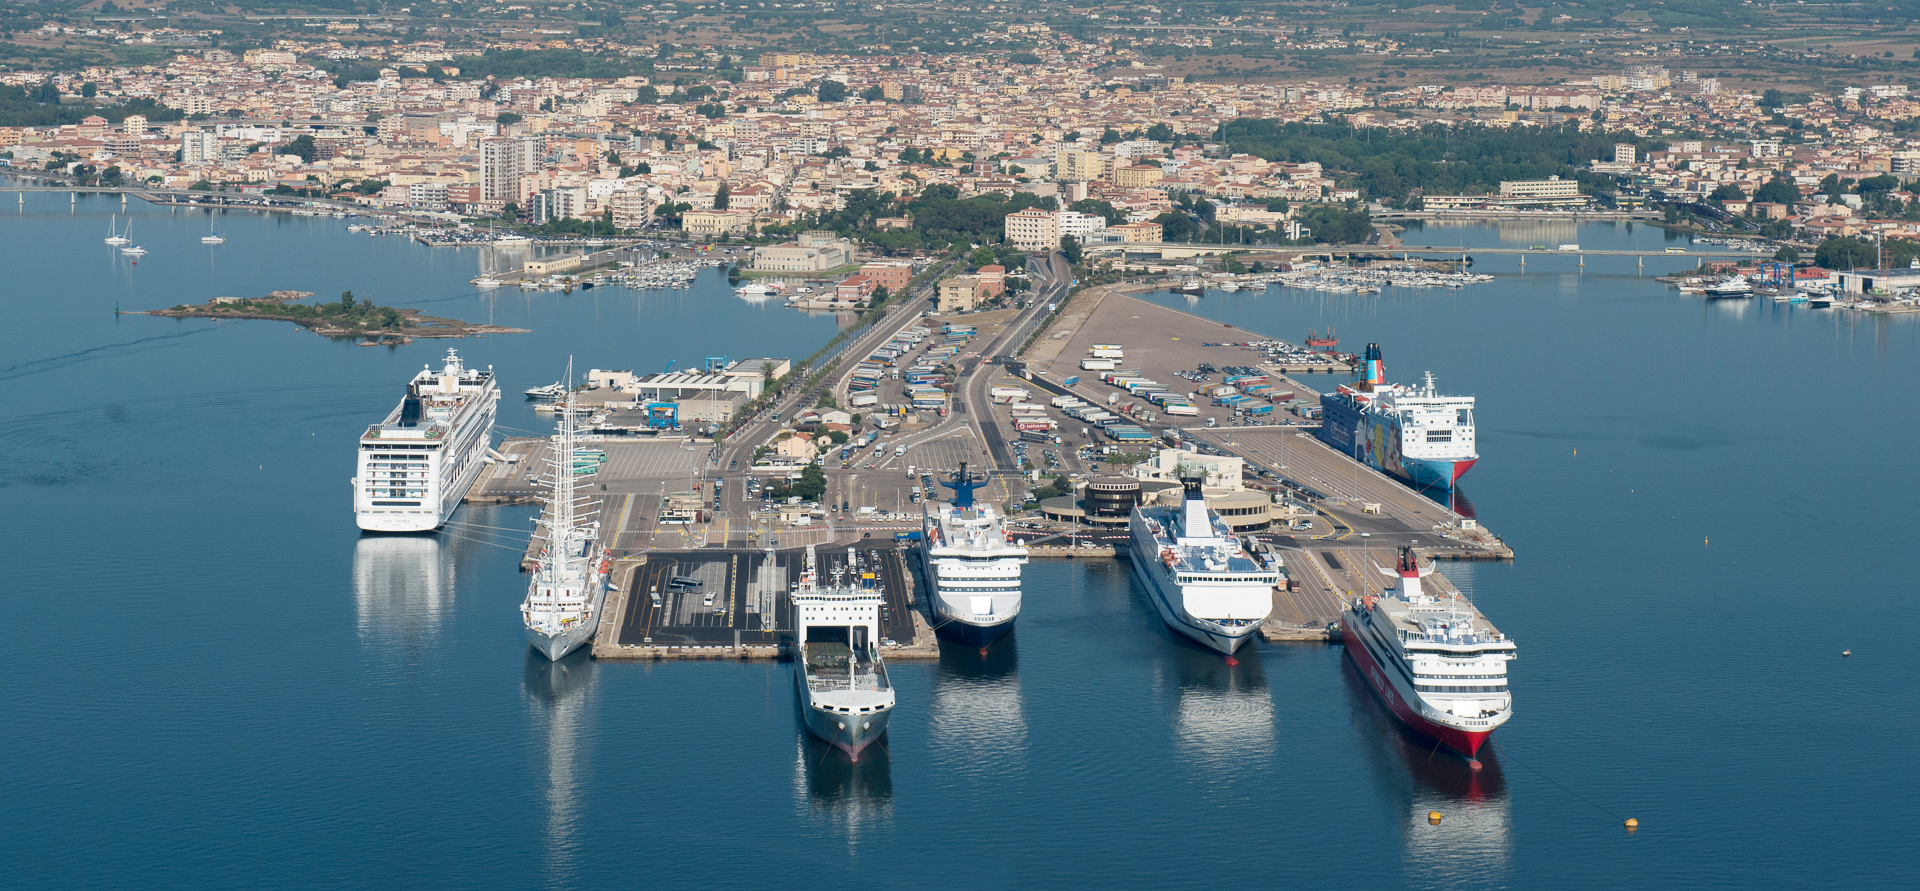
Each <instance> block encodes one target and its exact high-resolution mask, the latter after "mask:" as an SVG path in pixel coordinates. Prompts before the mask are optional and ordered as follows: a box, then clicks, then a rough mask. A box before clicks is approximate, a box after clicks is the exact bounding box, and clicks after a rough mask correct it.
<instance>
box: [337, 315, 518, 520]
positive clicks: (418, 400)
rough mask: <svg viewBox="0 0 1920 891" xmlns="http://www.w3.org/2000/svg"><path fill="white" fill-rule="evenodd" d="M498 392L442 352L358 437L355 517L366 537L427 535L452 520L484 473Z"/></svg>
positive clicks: (483, 376)
mask: <svg viewBox="0 0 1920 891" xmlns="http://www.w3.org/2000/svg"><path fill="white" fill-rule="evenodd" d="M499 404H500V388H499V386H498V385H497V384H495V383H494V380H493V369H492V368H488V369H487V370H486V371H479V370H476V369H472V368H468V367H466V366H465V365H462V364H461V362H460V354H459V353H458V352H456V351H454V350H448V351H447V359H446V364H445V365H444V366H442V367H441V369H440V370H439V371H437V372H436V371H434V370H433V369H431V368H424V369H421V371H420V373H418V374H415V375H414V376H413V380H411V381H408V382H407V393H406V395H405V396H404V397H402V398H401V400H400V404H399V405H398V406H396V407H395V408H394V409H393V411H392V412H390V413H388V415H387V417H386V420H383V421H381V422H380V423H378V424H374V425H373V426H371V427H368V428H367V431H366V432H365V433H363V434H361V435H360V457H359V459H358V466H357V467H356V468H355V470H356V475H355V476H354V478H353V512H354V519H355V520H356V521H357V522H358V523H359V524H360V528H361V529H364V530H367V531H369V532H428V531H431V530H434V529H438V528H440V525H441V524H443V523H445V522H446V521H447V518H448V517H449V516H452V515H453V510H454V508H456V507H459V506H460V499H462V498H465V497H466V495H467V490H468V489H469V488H472V486H473V481H474V480H475V479H478V478H479V476H480V469H481V468H482V467H484V466H485V465H486V459H487V451H488V450H489V449H490V448H492V445H493V418H494V413H495V411H496V410H497V409H498V407H499Z"/></svg>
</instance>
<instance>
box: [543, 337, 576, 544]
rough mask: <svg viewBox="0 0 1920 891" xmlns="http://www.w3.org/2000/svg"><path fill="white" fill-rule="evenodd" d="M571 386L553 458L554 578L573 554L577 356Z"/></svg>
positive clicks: (550, 532)
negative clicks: (574, 393)
mask: <svg viewBox="0 0 1920 891" xmlns="http://www.w3.org/2000/svg"><path fill="white" fill-rule="evenodd" d="M567 383H568V385H569V386H568V389H567V391H566V393H565V394H564V395H563V396H562V398H561V402H560V433H559V435H558V436H556V437H555V440H556V442H555V445H557V446H558V447H559V452H558V454H557V455H556V456H555V457H554V459H553V518H552V519H551V520H550V521H548V524H547V547H548V549H549V550H551V551H552V552H553V555H554V559H549V560H548V561H547V566H548V568H549V570H550V572H551V575H549V576H548V578H549V579H551V580H552V581H554V582H559V581H560V580H561V579H562V578H563V575H562V572H563V570H562V566H563V565H564V564H565V563H567V562H570V561H571V560H572V558H573V556H574V555H573V538H574V531H573V523H574V517H573V507H574V505H573V498H574V495H573V482H574V481H573V452H574V441H573V440H574V434H573V389H572V387H571V385H572V383H573V360H572V359H568V360H567Z"/></svg>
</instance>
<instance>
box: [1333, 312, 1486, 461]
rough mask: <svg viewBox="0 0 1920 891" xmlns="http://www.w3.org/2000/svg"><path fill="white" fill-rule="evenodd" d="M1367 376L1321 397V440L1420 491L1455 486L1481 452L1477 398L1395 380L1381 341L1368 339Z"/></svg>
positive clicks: (1429, 379) (1430, 381) (1430, 380)
mask: <svg viewBox="0 0 1920 891" xmlns="http://www.w3.org/2000/svg"><path fill="white" fill-rule="evenodd" d="M1363 373H1364V375H1365V377H1363V378H1362V379H1361V380H1360V381H1359V382H1358V383H1355V384H1351V385H1342V386H1341V387H1339V388H1338V389H1336V390H1334V391H1333V392H1331V393H1325V394H1322V395H1321V397H1320V409H1321V420H1320V432H1319V436H1320V440H1321V441H1322V442H1325V443H1326V444H1327V445H1330V446H1333V447H1334V448H1336V449H1339V450H1340V451H1342V452H1344V453H1346V454H1347V455H1348V456H1350V457H1352V458H1353V459H1355V460H1357V461H1360V462H1362V463H1364V464H1366V465H1367V466H1369V467H1372V468H1375V469H1377V470H1380V471H1382V472H1384V473H1387V474H1390V475H1392V476H1396V477H1399V478H1400V479H1403V480H1406V481H1407V482H1408V483H1410V484H1412V485H1413V487H1414V488H1416V489H1422V490H1427V489H1432V490H1437V491H1442V492H1444V491H1450V490H1452V489H1453V484H1454V483H1455V482H1456V481H1458V480H1459V479H1460V477H1461V476H1462V475H1464V474H1466V472H1467V471H1468V470H1469V469H1471V468H1472V467H1473V465H1474V463H1475V462H1477V461H1479V460H1480V455H1479V453H1478V452H1476V451H1475V449H1474V435H1473V397H1472V396H1442V395H1440V394H1439V393H1438V392H1436V391H1435V390H1434V386H1433V375H1432V374H1428V375H1427V380H1426V385H1425V386H1424V387H1421V388H1418V389H1416V388H1413V387H1408V386H1402V385H1400V384H1388V383H1387V382H1386V369H1385V366H1384V364H1383V363H1382V362H1381V360H1380V345H1379V344H1377V343H1370V344H1367V352H1366V357H1365V364H1364V366H1363Z"/></svg>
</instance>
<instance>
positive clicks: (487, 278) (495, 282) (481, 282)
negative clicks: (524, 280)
mask: <svg viewBox="0 0 1920 891" xmlns="http://www.w3.org/2000/svg"><path fill="white" fill-rule="evenodd" d="M469 284H472V285H474V286H476V287H481V288H497V287H500V286H501V285H503V284H506V283H505V282H502V281H501V280H499V279H497V278H494V277H493V276H492V275H487V274H483V275H481V276H480V277H479V278H475V279H473V280H472V281H470V282H469Z"/></svg>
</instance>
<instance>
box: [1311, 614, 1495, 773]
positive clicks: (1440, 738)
mask: <svg viewBox="0 0 1920 891" xmlns="http://www.w3.org/2000/svg"><path fill="white" fill-rule="evenodd" d="M1340 620H1341V623H1342V626H1343V627H1344V628H1347V629H1350V630H1349V632H1348V633H1347V634H1346V635H1345V637H1344V639H1345V641H1346V650H1347V657H1348V658H1350V659H1352V660H1353V664H1354V665H1355V666H1356V667H1358V668H1359V669H1360V676H1361V677H1364V678H1366V679H1367V686H1368V687H1371V688H1373V693H1374V695H1375V696H1377V697H1379V698H1380V701H1381V702H1382V703H1383V704H1385V705H1386V707H1387V710H1388V711H1391V712H1393V715H1394V717H1396V718H1398V719H1400V723H1401V724H1403V725H1406V727H1407V729H1409V730H1412V731H1414V732H1415V733H1418V734H1420V735H1422V736H1425V737H1426V738H1428V739H1431V740H1433V741H1434V742H1437V743H1439V744H1441V745H1443V746H1446V747H1447V748H1449V749H1451V750H1453V751H1454V752H1457V753H1459V754H1460V755H1463V756H1465V757H1467V758H1468V759H1473V758H1476V757H1478V755H1479V752H1480V747H1481V745H1483V744H1484V743H1485V742H1486V741H1487V738H1488V737H1490V736H1492V735H1493V729H1492V728H1489V729H1486V730H1468V729H1465V728H1462V727H1454V726H1451V725H1447V724H1442V723H1440V722H1438V721H1434V720H1433V719H1431V718H1428V717H1427V716H1426V715H1424V714H1422V713H1421V711H1420V709H1419V708H1418V707H1417V706H1415V705H1414V704H1413V703H1412V702H1410V701H1409V699H1410V697H1411V695H1412V694H1410V693H1403V692H1402V691H1401V690H1400V689H1399V688H1398V687H1397V686H1396V685H1395V684H1394V683H1393V681H1392V679H1391V678H1389V677H1388V673H1387V669H1386V668H1385V667H1383V666H1382V665H1381V664H1380V660H1378V659H1376V658H1374V655H1373V651H1372V650H1371V649H1370V648H1369V646H1368V643H1367V641H1366V640H1365V638H1364V635H1366V634H1368V633H1369V632H1367V631H1364V630H1362V629H1361V625H1360V623H1361V622H1362V620H1361V618H1360V617H1359V616H1356V615H1354V613H1353V612H1352V611H1351V610H1348V611H1346V612H1344V613H1342V614H1341V616H1340Z"/></svg>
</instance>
